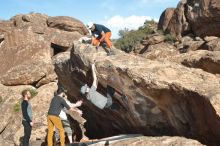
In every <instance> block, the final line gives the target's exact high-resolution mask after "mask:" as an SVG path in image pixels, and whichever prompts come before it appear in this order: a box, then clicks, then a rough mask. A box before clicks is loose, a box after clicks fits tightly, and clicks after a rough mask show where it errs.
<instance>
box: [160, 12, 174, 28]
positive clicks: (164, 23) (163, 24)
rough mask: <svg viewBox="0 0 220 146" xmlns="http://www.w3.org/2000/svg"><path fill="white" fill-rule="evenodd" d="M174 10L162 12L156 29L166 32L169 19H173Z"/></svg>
mask: <svg viewBox="0 0 220 146" xmlns="http://www.w3.org/2000/svg"><path fill="white" fill-rule="evenodd" d="M174 10H175V8H167V9H166V10H164V11H163V13H162V14H161V16H160V19H159V23H158V29H160V30H163V31H166V29H167V27H168V25H169V23H170V20H171V18H172V17H173V14H174Z"/></svg>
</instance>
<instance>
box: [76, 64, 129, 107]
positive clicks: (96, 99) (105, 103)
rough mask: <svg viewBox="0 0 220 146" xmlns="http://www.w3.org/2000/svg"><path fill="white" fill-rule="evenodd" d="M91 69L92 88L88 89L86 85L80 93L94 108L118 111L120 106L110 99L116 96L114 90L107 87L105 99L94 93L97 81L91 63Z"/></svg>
mask: <svg viewBox="0 0 220 146" xmlns="http://www.w3.org/2000/svg"><path fill="white" fill-rule="evenodd" d="M91 67H92V75H93V83H92V86H91V87H88V85H87V84H85V85H84V86H82V87H81V89H80V91H81V93H82V94H83V95H85V96H86V98H87V99H88V100H89V101H91V102H92V103H93V104H94V105H95V106H97V107H98V108H100V109H104V108H109V109H113V110H116V109H119V108H120V106H119V105H118V104H117V103H115V102H113V101H112V97H113V96H116V94H115V93H116V91H115V89H114V88H112V87H111V86H109V85H107V97H105V96H103V95H102V94H100V93H99V92H97V91H96V89H97V85H98V80H97V76H96V68H95V64H94V63H93V64H92V66H91ZM117 95H118V96H120V95H121V94H120V93H118V94H117ZM122 97H125V98H126V96H122Z"/></svg>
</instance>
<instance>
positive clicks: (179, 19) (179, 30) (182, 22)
mask: <svg viewBox="0 0 220 146" xmlns="http://www.w3.org/2000/svg"><path fill="white" fill-rule="evenodd" d="M185 4H186V0H181V1H180V2H179V4H178V5H177V8H176V9H175V10H174V14H173V16H172V18H171V20H170V23H169V25H168V26H167V30H166V31H167V32H169V33H170V34H171V35H173V36H175V37H176V38H177V39H178V40H181V38H182V35H183V34H186V33H188V32H189V30H190V27H189V24H188V22H187V19H186V16H185V13H184V12H185Z"/></svg>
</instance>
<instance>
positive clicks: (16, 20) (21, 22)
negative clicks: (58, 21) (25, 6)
mask: <svg viewBox="0 0 220 146" xmlns="http://www.w3.org/2000/svg"><path fill="white" fill-rule="evenodd" d="M47 19H48V16H47V15H44V14H40V13H29V14H26V15H23V14H20V15H16V16H14V17H12V18H11V19H10V21H12V22H13V24H14V26H15V27H16V28H18V29H27V30H32V31H33V32H35V33H38V34H43V33H44V32H45V29H46V28H47Z"/></svg>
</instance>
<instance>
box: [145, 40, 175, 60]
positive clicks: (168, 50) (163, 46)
mask: <svg viewBox="0 0 220 146" xmlns="http://www.w3.org/2000/svg"><path fill="white" fill-rule="evenodd" d="M142 53H143V54H142V55H141V56H143V57H145V58H147V59H151V60H157V59H161V58H163V59H165V58H170V57H172V56H176V55H177V54H179V52H178V50H177V49H176V48H175V47H174V46H173V45H171V44H169V43H164V42H163V43H159V44H155V45H150V46H148V47H147V49H145V50H142Z"/></svg>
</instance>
